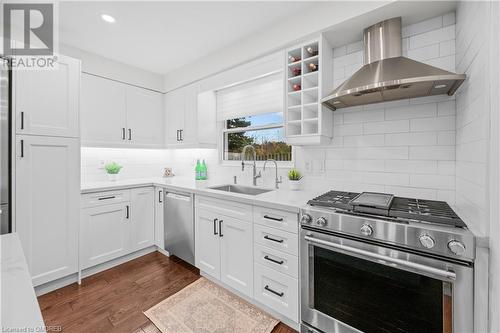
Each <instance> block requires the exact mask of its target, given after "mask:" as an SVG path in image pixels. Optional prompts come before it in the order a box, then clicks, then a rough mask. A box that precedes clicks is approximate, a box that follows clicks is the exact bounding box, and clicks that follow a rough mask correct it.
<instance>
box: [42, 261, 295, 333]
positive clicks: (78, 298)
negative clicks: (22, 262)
mask: <svg viewBox="0 0 500 333" xmlns="http://www.w3.org/2000/svg"><path fill="white" fill-rule="evenodd" d="M199 277H200V275H199V271H198V269H196V268H195V267H193V266H191V265H188V264H186V263H185V262H183V261H181V260H179V259H177V258H175V257H170V258H168V257H166V256H164V255H162V254H161V253H158V252H153V253H150V254H147V255H145V256H142V257H140V258H137V259H135V260H132V261H129V262H127V263H124V264H122V265H119V266H116V267H113V268H111V269H109V270H106V271H103V272H101V273H98V274H95V275H93V276H90V277H88V278H86V279H84V280H83V281H82V284H81V285H78V284H76V283H75V284H71V285H69V286H66V287H64V288H61V289H58V290H55V291H53V292H51V293H48V294H45V295H42V296H40V297H38V302H39V304H40V308H41V309H42V315H43V318H44V320H45V325H47V326H53V327H54V329H52V331H61V329H62V331H63V332H78V333H79V332H86V333H87V332H106V333H108V332H113V333H114V332H117V333H118V332H120V333H158V332H159V331H158V329H157V328H156V326H154V325H153V324H152V323H151V322H150V321H149V319H148V318H147V317H146V316H145V315H144V314H143V311H145V310H147V309H149V308H150V307H152V306H153V305H155V304H157V303H159V302H161V301H162V300H164V299H165V298H167V297H168V296H170V295H173V294H175V293H176V292H178V291H179V290H181V289H182V288H184V287H185V286H187V285H189V284H190V283H192V282H194V281H196V280H197V279H198V278H199ZM59 327H60V329H59ZM235 333H237V332H235ZM273 333H296V331H295V330H293V329H291V328H290V327H288V326H286V325H284V324H282V323H280V324H279V325H278V326H276V327H275V329H274V330H273Z"/></svg>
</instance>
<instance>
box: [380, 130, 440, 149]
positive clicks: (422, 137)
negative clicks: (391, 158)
mask: <svg viewBox="0 0 500 333" xmlns="http://www.w3.org/2000/svg"><path fill="white" fill-rule="evenodd" d="M436 144H437V134H436V133H432V132H422V133H396V134H385V145H386V146H432V145H436Z"/></svg>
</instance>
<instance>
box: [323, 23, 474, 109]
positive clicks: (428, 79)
mask: <svg viewBox="0 0 500 333" xmlns="http://www.w3.org/2000/svg"><path fill="white" fill-rule="evenodd" d="M364 46H365V51H364V66H363V67H361V69H360V70H358V71H357V72H356V73H354V74H353V75H352V76H351V77H350V78H349V79H347V80H346V81H345V82H344V83H342V84H341V85H340V86H338V87H337V88H336V89H335V90H334V91H333V92H332V93H331V94H330V95H328V96H327V97H325V98H323V99H322V100H321V102H322V103H323V105H325V106H327V107H328V108H330V109H332V110H334V111H335V110H336V109H340V108H345V107H350V106H356V105H364V104H371V103H379V102H385V101H393V100H398V99H405V98H413V97H423V96H431V95H441V94H448V95H449V96H451V95H453V94H454V93H455V91H456V90H457V89H458V87H460V85H461V84H462V82H463V81H464V80H465V74H455V73H452V72H448V71H445V70H442V69H439V68H436V67H433V66H429V65H426V64H423V63H421V62H418V61H415V60H411V59H408V58H406V57H403V56H401V17H396V18H392V19H389V20H386V21H382V22H379V23H377V24H375V25H372V26H371V27H368V28H366V29H365V30H364Z"/></svg>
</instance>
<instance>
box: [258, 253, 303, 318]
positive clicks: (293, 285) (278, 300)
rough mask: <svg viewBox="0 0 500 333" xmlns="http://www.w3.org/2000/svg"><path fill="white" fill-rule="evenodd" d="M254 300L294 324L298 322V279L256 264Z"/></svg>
mask: <svg viewBox="0 0 500 333" xmlns="http://www.w3.org/2000/svg"><path fill="white" fill-rule="evenodd" d="M254 298H255V299H256V300H257V301H259V302H261V303H262V304H264V305H267V306H268V307H269V308H271V309H273V310H275V311H277V312H279V313H281V314H282V315H284V316H286V317H288V318H290V319H291V320H293V321H294V322H298V314H299V311H298V310H299V309H298V308H299V283H298V280H297V279H293V278H291V277H289V276H288V275H285V274H281V273H279V272H276V271H275V270H272V269H270V268H267V267H265V266H262V265H260V264H257V263H256V264H255V266H254Z"/></svg>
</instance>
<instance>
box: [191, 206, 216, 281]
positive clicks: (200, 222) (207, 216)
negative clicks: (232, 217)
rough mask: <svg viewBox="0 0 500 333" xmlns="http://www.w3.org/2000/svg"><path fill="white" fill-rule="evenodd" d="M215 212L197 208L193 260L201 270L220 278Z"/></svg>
mask: <svg viewBox="0 0 500 333" xmlns="http://www.w3.org/2000/svg"><path fill="white" fill-rule="evenodd" d="M218 216H219V215H218V214H217V213H216V212H211V211H208V210H205V209H199V210H198V211H197V214H196V225H195V247H194V248H195V262H196V267H198V268H199V269H200V270H202V271H203V272H205V273H207V274H209V275H211V276H212V277H214V278H216V279H218V280H219V279H220V240H219V238H220V237H219V232H218V229H219V225H218V223H219V222H218V218H217V217H218Z"/></svg>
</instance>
